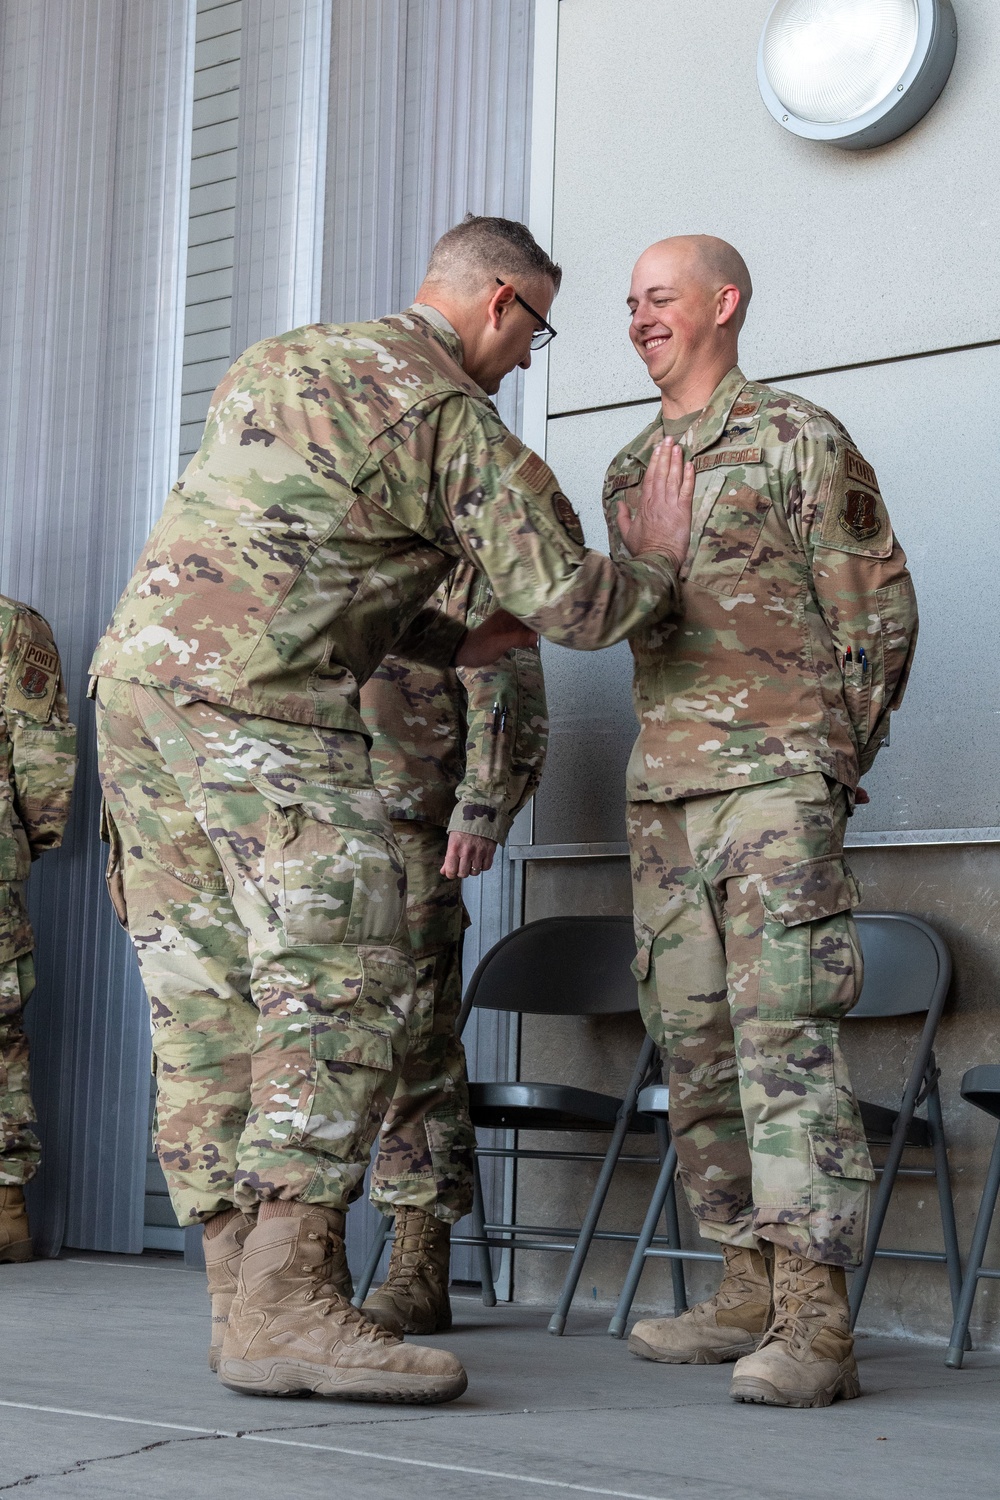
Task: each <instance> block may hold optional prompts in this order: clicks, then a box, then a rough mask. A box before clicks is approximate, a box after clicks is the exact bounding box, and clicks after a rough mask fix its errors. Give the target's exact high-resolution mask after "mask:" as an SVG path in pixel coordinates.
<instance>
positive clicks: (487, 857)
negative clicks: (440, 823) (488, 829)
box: [441, 833, 497, 880]
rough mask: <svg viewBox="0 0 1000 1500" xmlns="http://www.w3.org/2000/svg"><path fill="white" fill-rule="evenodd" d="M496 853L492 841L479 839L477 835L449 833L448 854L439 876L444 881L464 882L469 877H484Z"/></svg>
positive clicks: (495, 847)
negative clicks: (442, 877)
mask: <svg viewBox="0 0 1000 1500" xmlns="http://www.w3.org/2000/svg"><path fill="white" fill-rule="evenodd" d="M496 852H497V846H496V844H495V843H494V842H493V840H492V839H484V838H480V836H479V834H478V833H449V835H448V852H447V853H446V854H445V857H444V864H443V865H442V866H441V874H442V875H443V876H444V877H445V879H446V880H466V879H467V878H468V877H469V876H470V875H484V874H485V873H486V871H487V870H488V869H489V868H490V866H491V865H492V863H493V856H494V854H496Z"/></svg>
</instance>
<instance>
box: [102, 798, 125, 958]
mask: <svg viewBox="0 0 1000 1500" xmlns="http://www.w3.org/2000/svg"><path fill="white" fill-rule="evenodd" d="M100 835H101V842H102V843H104V844H108V845H109V846H110V847H109V849H108V863H107V868H106V870H105V872H104V880H105V884H106V885H107V888H108V895H109V896H110V898H111V905H112V906H113V907H114V909H115V916H116V917H117V918H118V920H119V922H120V923H121V925H122V926H123V927H124V928H125V931H126V932H127V931H128V909H127V907H126V905H125V875H124V870H123V867H122V866H123V860H122V840H121V834H120V833H119V832H118V829H117V827H116V825H115V821H114V819H113V818H112V816H111V814H110V812H109V811H108V804H107V802H106V801H105V799H104V798H103V797H102V798H101V826H100Z"/></svg>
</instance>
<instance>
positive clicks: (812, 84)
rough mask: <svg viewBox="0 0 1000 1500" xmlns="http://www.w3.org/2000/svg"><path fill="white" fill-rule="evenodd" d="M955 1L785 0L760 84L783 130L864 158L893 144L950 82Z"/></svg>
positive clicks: (768, 33) (764, 49)
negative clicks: (861, 152)
mask: <svg viewBox="0 0 1000 1500" xmlns="http://www.w3.org/2000/svg"><path fill="white" fill-rule="evenodd" d="M957 36H958V27H957V24H956V22H955V13H954V11H953V10H952V8H951V0H777V3H776V4H775V5H774V6H773V8H772V10H771V13H770V15H769V16H768V18H767V21H766V23H765V25H764V30H763V33H762V35H761V39H760V47H759V48H758V51H757V82H758V84H759V85H760V92H761V95H762V97H763V100H764V103H765V104H766V105H767V107H768V109H769V110H770V111H771V114H772V115H773V116H774V118H775V119H776V120H777V121H778V124H779V125H782V126H784V128H785V129H786V130H790V131H792V132H793V133H794V134H795V135H801V136H805V137H806V139H807V140H811V141H830V142H831V143H832V144H833V145H835V146H846V147H849V148H850V149H852V150H856V149H858V148H860V147H865V146H881V145H884V144H885V142H886V141H892V140H895V138H896V136H898V135H902V134H903V132H904V131H906V130H909V129H910V127H911V126H912V125H915V124H916V123H917V121H918V120H919V119H921V118H922V117H923V116H924V115H925V114H926V113H927V111H928V110H929V109H930V107H931V105H932V104H933V103H934V101H935V100H936V99H937V97H938V95H939V94H940V92H941V90H942V89H943V88H944V86H945V84H946V83H947V81H948V74H949V73H950V72H951V65H952V63H953V62H954V60H955V46H956V42H957Z"/></svg>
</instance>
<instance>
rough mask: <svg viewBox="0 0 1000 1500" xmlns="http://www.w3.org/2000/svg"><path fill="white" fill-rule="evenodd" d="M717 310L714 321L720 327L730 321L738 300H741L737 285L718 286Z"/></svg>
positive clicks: (738, 303)
mask: <svg viewBox="0 0 1000 1500" xmlns="http://www.w3.org/2000/svg"><path fill="white" fill-rule="evenodd" d="M717 296H718V312H717V313H716V317H715V321H716V324H717V326H718V327H720V328H722V327H723V326H724V325H725V324H726V323H731V322H732V320H733V316H734V314H735V313H736V310H737V308H738V307H739V305H740V302H741V301H742V300H743V299H742V295H741V293H740V289H739V287H738V286H724V287H720V288H719V291H718V294H717Z"/></svg>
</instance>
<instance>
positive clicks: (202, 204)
mask: <svg viewBox="0 0 1000 1500" xmlns="http://www.w3.org/2000/svg"><path fill="white" fill-rule="evenodd" d="M242 12H243V0H224V3H221V4H220V3H219V0H198V21H197V28H198V29H197V41H196V43H195V61H194V113H193V119H192V131H191V199H190V218H189V221H188V264H187V292H186V296H185V308H184V376H183V387H182V390H183V395H182V400H181V440H180V454H181V467H182V468H183V467H184V466H185V464H187V462H188V460H189V459H190V458H191V457H192V455H193V454H194V453H196V452H197V449H198V444H199V443H200V442H201V433H202V429H203V427H204V425H205V415H206V413H207V411H208V403H209V401H210V399H211V395H212V392H213V391H214V390H215V387H216V386H217V385H218V383H219V380H220V379H221V378H222V376H223V375H224V374H225V372H226V370H227V369H228V367H229V364H230V363H231V361H232V358H233V355H234V353H235V352H238V351H234V349H233V346H232V307H233V243H234V242H233V231H234V227H235V217H236V157H237V150H236V147H237V132H238V129H239V120H238V114H239V98H240V93H239V90H240V40H241V31H240V27H241V20H242Z"/></svg>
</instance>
